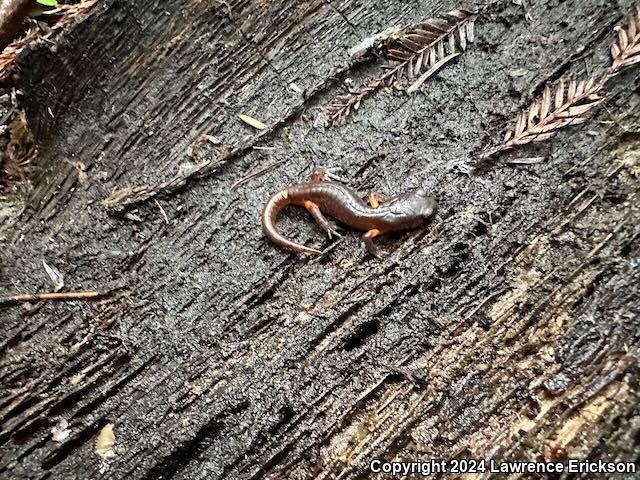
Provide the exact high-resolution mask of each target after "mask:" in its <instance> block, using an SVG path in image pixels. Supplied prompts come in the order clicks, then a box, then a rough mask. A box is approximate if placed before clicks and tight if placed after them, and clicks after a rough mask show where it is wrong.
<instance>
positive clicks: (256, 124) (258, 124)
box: [238, 113, 267, 130]
mask: <svg viewBox="0 0 640 480" xmlns="http://www.w3.org/2000/svg"><path fill="white" fill-rule="evenodd" d="M238 118H239V119H240V120H242V121H243V122H244V123H246V124H247V125H250V126H252V127H253V128H255V129H258V130H264V129H265V128H267V125H266V124H265V123H262V122H261V121H260V120H256V119H255V118H253V117H250V116H249V115H245V114H244V113H239V114H238Z"/></svg>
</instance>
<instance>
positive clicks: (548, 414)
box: [0, 0, 640, 479]
mask: <svg viewBox="0 0 640 480" xmlns="http://www.w3.org/2000/svg"><path fill="white" fill-rule="evenodd" d="M528 3H529V2H528ZM530 3H532V5H529V7H528V8H529V11H530V13H531V15H532V17H533V20H532V21H531V22H527V21H526V20H525V18H524V12H523V10H522V9H521V7H518V6H517V5H514V4H513V3H512V2H510V1H505V2H498V3H495V4H493V5H491V6H490V7H489V8H488V9H487V11H486V12H485V13H484V14H483V15H481V16H480V17H479V19H478V21H477V24H476V27H477V29H476V33H477V40H476V43H475V44H474V47H473V49H470V50H469V51H468V52H466V53H465V55H463V56H461V57H460V58H459V59H458V60H459V61H457V62H455V63H453V64H451V65H450V66H449V67H448V68H447V69H444V70H442V71H441V72H439V74H438V75H437V76H436V77H434V78H433V79H430V81H429V82H427V83H426V84H425V85H423V87H422V89H421V90H420V91H419V92H417V93H416V94H414V95H412V96H407V95H406V94H404V93H403V92H392V93H389V94H382V95H378V96H376V97H375V98H374V99H372V100H371V101H369V102H367V104H363V106H362V107H361V109H360V110H359V111H358V112H356V113H355V114H353V118H351V121H350V122H348V123H347V124H346V125H344V126H342V127H338V128H334V129H331V130H328V129H324V128H323V127H322V126H321V125H320V124H319V122H316V120H317V119H318V117H319V116H320V115H321V111H322V107H323V106H324V105H326V104H327V103H328V102H329V101H330V100H331V99H332V98H334V97H335V96H336V94H337V93H339V90H340V89H341V88H342V83H343V82H344V81H345V79H347V78H353V80H354V82H355V83H356V84H358V83H360V82H361V81H363V80H364V79H366V78H369V77H370V72H369V71H368V69H369V66H368V65H366V64H364V65H359V66H356V67H355V68H352V69H348V67H349V61H350V60H349V57H348V53H347V52H348V50H349V48H350V47H352V46H354V45H356V44H358V43H359V42H360V41H361V39H362V38H364V37H367V36H369V35H372V34H374V33H376V32H379V31H382V30H384V29H385V28H387V27H388V26H391V25H394V24H409V23H417V22H418V21H419V20H420V19H423V18H429V17H431V16H433V15H434V14H436V13H438V12H439V11H441V10H442V9H451V8H454V7H457V6H458V5H454V4H452V3H445V2H436V1H433V2H429V1H427V2H418V1H415V2H404V1H403V2H400V1H397V2H396V1H394V2H382V1H375V0H346V1H330V2H321V1H306V2H287V1H285V0H279V1H273V2H266V1H253V2H248V1H227V2H215V1H213V2H211V1H204V0H201V1H179V2H150V1H146V0H145V1H141V2H135V3H134V2H131V1H123V0H112V1H107V2H102V3H100V4H99V5H98V6H97V7H96V10H95V11H94V12H93V13H92V14H91V15H90V16H88V17H87V18H86V19H85V20H84V21H83V22H81V23H80V24H78V25H76V26H75V27H74V28H73V29H72V30H70V31H69V32H67V33H66V34H65V35H64V37H63V38H62V39H61V40H60V41H59V42H58V44H56V45H55V46H52V45H48V44H44V45H40V46H37V47H34V48H32V49H30V51H28V52H25V54H23V55H22V56H21V58H20V68H21V82H22V91H23V95H24V96H23V103H24V105H25V107H26V109H27V113H28V118H29V123H30V125H31V127H32V129H33V130H34V132H35V134H36V137H37V139H38V142H39V147H40V151H41V162H42V173H41V174H40V176H39V178H38V179H36V181H35V184H36V188H35V190H34V192H33V194H32V196H31V197H30V199H29V204H28V208H27V209H26V210H25V211H24V212H23V213H22V215H21V216H20V217H19V218H18V219H17V220H15V221H5V222H4V224H3V225H2V227H1V228H0V238H2V241H3V248H2V252H1V253H0V265H1V266H2V268H1V270H0V295H9V294H14V293H26V292H33V291H37V290H44V289H46V288H47V286H48V285H47V277H46V274H45V272H44V271H43V268H42V259H45V260H46V262H47V263H48V264H49V265H53V266H55V267H56V268H57V269H58V270H60V271H61V272H62V273H63V274H64V276H65V288H67V289H69V290H94V289H95V290H110V291H111V295H110V296H109V297H108V298H106V299H104V300H100V301H98V302H93V303H91V302H86V303H66V304H60V303H57V304H54V303H42V304H38V305H36V306H33V307H31V308H24V309H23V308H12V309H7V310H3V311H1V312H0V315H1V316H2V325H3V328H2V337H1V344H0V345H1V348H2V357H1V358H0V376H1V378H2V379H3V380H2V403H1V404H0V408H1V412H2V417H1V418H2V424H1V427H0V443H1V444H2V445H3V446H2V453H3V454H2V460H0V476H2V477H9V478H45V477H49V478H67V477H73V476H76V477H78V478H125V477H126V478H139V479H156V478H160V477H162V478H176V479H179V478H242V479H248V478H256V479H257V478H291V479H296V478H300V479H301V478H359V477H363V476H365V475H366V473H367V469H368V462H369V461H370V460H371V459H372V458H374V457H377V458H384V459H387V460H392V459H398V458H407V459H411V458H422V459H425V458H432V457H453V456H475V457H483V456H494V457H495V458H519V459H540V458H542V457H543V455H544V453H545V448H546V447H545V440H556V441H558V442H559V443H561V444H563V445H565V446H566V448H567V450H568V451H569V454H570V455H571V456H574V457H576V458H600V457H607V458H608V459H620V460H626V461H631V460H636V461H637V459H638V452H639V451H640V447H639V445H638V438H639V436H638V432H639V431H640V423H639V419H640V410H639V407H638V405H639V403H638V361H637V359H638V347H637V345H638V341H639V340H640V324H639V317H640V316H639V313H640V312H639V311H638V310H639V304H638V293H639V292H638V285H639V284H640V278H639V270H638V261H639V259H638V253H639V252H638V239H639V237H640V227H639V225H640V211H639V209H638V197H637V196H638V191H639V190H640V189H639V185H638V176H637V175H638V170H637V169H638V157H637V154H636V153H634V152H637V149H638V146H639V142H640V139H639V138H638V136H637V133H634V132H636V131H637V116H638V108H639V104H640V96H639V95H638V93H637V88H638V76H637V74H636V73H635V72H634V71H629V72H627V73H625V74H622V75H620V76H619V77H617V78H616V79H615V80H614V81H613V82H612V83H613V90H612V95H611V97H610V99H609V100H608V101H607V102H605V104H604V106H605V107H606V108H603V109H601V110H600V111H599V113H598V114H597V115H596V116H595V117H594V119H593V120H592V121H590V122H588V123H587V124H585V125H584V126H579V127H576V128H569V129H567V130H566V131H564V132H561V133H559V134H558V135H557V136H556V137H555V138H553V139H551V140H550V141H549V142H548V143H544V144H541V145H536V146H530V147H527V150H526V152H527V153H526V155H530V156H543V157H544V161H543V162H540V163H536V164H532V165H527V166H518V167H514V166H509V165H507V164H505V163H498V164H496V165H495V166H494V167H493V168H490V169H487V170H484V171H478V172H473V171H472V172H470V171H469V165H470V163H471V159H472V158H473V156H474V155H475V153H476V152H479V151H480V150H481V149H482V148H483V147H484V146H485V145H486V144H487V143H488V142H489V141H490V140H493V139H495V138H497V139H500V138H501V137H502V133H503V131H504V128H506V126H507V125H506V123H507V122H508V120H509V119H511V118H513V117H514V115H515V114H516V113H517V112H518V111H519V110H520V109H522V108H523V107H526V105H528V104H529V103H530V102H531V100H532V99H533V98H535V96H536V95H538V94H539V93H541V92H542V87H543V85H544V84H545V83H546V82H547V81H548V80H554V79H557V78H559V76H560V75H561V74H563V73H566V72H568V71H571V72H575V73H582V70H583V69H584V68H585V65H586V66H587V67H588V68H589V69H600V68H605V67H606V66H607V62H608V45H609V44H610V41H611V38H612V34H611V32H612V28H613V26H615V25H616V24H617V23H618V22H619V21H620V20H621V19H622V18H623V15H624V14H626V10H625V8H628V7H629V4H628V3H627V2H621V3H620V4H618V3H613V2H610V1H607V0H589V1H577V0H576V1H566V2H560V3H558V2H544V1H539V2H538V1H536V2H530ZM567 18H571V19H572V21H570V22H569V21H567ZM541 37H544V38H545V39H546V40H544V41H542V40H541ZM576 45H584V49H582V50H579V51H576ZM334 76H335V78H334ZM291 83H294V84H295V85H297V86H299V87H300V88H301V89H303V90H304V93H303V94H300V93H298V92H297V91H296V90H294V89H292V88H290V86H289V85H290V84H291ZM238 113H244V114H247V115H250V116H252V117H254V118H257V119H259V120H261V121H262V122H264V123H266V124H267V125H273V124H276V123H277V124H278V127H277V128H274V129H273V130H272V131H270V133H269V134H268V135H266V136H263V137H260V138H258V137H257V136H256V135H257V134H256V132H255V131H254V130H252V129H251V128H250V127H248V126H247V125H245V124H243V123H242V122H240V121H238V120H237V114H238ZM202 134H209V135H215V136H216V137H217V138H219V139H220V140H221V143H220V144H215V143H213V142H202V143H201V144H200V145H199V146H196V147H194V148H193V151H192V152H191V155H190V154H189V151H188V150H189V146H190V145H191V144H192V143H193V142H194V140H196V139H197V138H198V137H199V136H200V135H202ZM241 146H246V148H244V149H243V150H242V153H241V154H238V155H236V156H234V157H233V158H227V157H226V155H227V154H228V152H229V151H232V150H233V149H235V148H238V147H241ZM253 146H256V147H269V149H266V150H265V149H255V148H253ZM520 154H521V155H525V153H524V151H522V152H520ZM217 158H221V159H225V162H224V163H221V164H220V165H219V167H218V168H215V169H212V170H211V171H209V172H208V174H207V175H206V176H204V177H202V178H198V179H191V180H190V181H189V182H187V183H186V185H184V186H182V188H180V189H178V190H177V191H175V192H174V193H173V194H171V195H170V196H168V197H166V198H158V199H157V202H156V201H149V202H144V203H142V204H140V205H138V206H136V207H135V209H134V210H133V211H131V212H129V213H133V215H134V216H133V217H131V216H129V217H128V218H127V217H126V216H125V215H124V214H123V213H110V212H108V211H107V210H106V209H105V208H104V207H103V206H102V205H101V203H100V202H101V201H102V200H103V199H104V198H105V197H107V196H108V195H109V194H110V193H111V192H112V191H113V190H114V189H117V188H123V187H126V186H131V185H156V184H158V183H161V182H162V181H165V180H167V179H170V178H172V177H173V176H174V175H175V174H176V172H178V171H180V169H181V168H182V169H187V170H188V169H189V168H191V167H190V164H194V163H198V162H203V161H207V160H211V159H217ZM78 162H80V163H81V164H82V165H81V166H79V164H78ZM277 162H282V163H281V164H280V165H279V166H278V168H276V169H274V170H272V171H268V172H267V173H266V174H264V175H263V176H260V177H258V178H255V179H253V180H252V181H251V182H249V183H246V184H244V185H242V186H240V187H239V188H237V189H235V190H232V189H231V186H232V185H233V184H234V183H235V182H236V181H237V180H238V179H239V178H242V177H244V176H246V175H247V174H249V173H251V172H255V171H259V170H261V169H263V168H265V167H268V166H270V165H273V164H274V163H277ZM315 166H341V167H343V168H345V169H346V171H347V172H348V174H349V176H350V177H351V178H352V179H353V181H352V184H353V185H354V186H355V187H357V188H358V189H360V190H361V191H362V192H363V194H364V193H366V192H367V191H368V190H369V189H375V190H377V191H382V192H384V193H387V194H394V193H398V192H400V191H403V190H406V189H409V188H412V186H413V185H414V184H415V183H416V182H422V181H424V182H427V183H428V184H429V187H430V188H431V189H432V191H433V193H434V195H435V196H436V198H437V200H438V202H439V205H440V207H439V211H438V214H437V217H436V219H435V220H434V223H433V224H432V225H431V227H430V228H429V229H426V230H424V231H419V232H414V233H409V234H403V235H393V236H390V237H388V238H386V239H383V240H382V241H381V242H380V247H381V249H382V250H383V251H384V252H385V253H384V254H383V258H382V260H380V261H378V260H375V259H372V258H370V257H368V256H366V255H365V253H364V252H363V251H362V249H361V246H360V244H359V238H358V237H357V235H356V234H348V235H346V237H345V238H344V239H343V240H341V241H340V242H339V243H338V244H337V245H336V246H335V247H334V248H333V249H332V250H331V252H330V253H329V254H328V255H326V256H324V257H322V258H318V259H309V258H298V257H297V256H296V255H294V254H291V253H288V252H285V251H281V250H279V249H277V248H275V247H274V246H273V245H271V244H270V243H269V242H268V241H267V240H266V239H265V238H264V237H263V235H262V233H261V231H260V228H259V211H260V207H261V205H262V203H263V202H264V201H265V200H266V199H267V198H268V197H269V195H270V194H272V193H273V192H275V191H277V190H278V189H279V188H281V187H282V186H284V185H286V184H288V183H291V182H296V181H299V180H300V179H302V178H306V177H307V176H308V175H309V174H310V172H311V171H312V169H313V168H314V167H315ZM80 167H81V169H82V171H83V172H84V173H86V179H85V178H84V175H81V174H80V173H79V171H80V170H79V168H80ZM165 215H166V219H165ZM136 218H139V219H140V220H142V221H136ZM282 229H283V231H286V232H288V233H289V234H290V236H291V237H292V238H296V239H297V240H298V241H300V242H305V243H306V244H308V245H313V246H314V247H319V248H324V247H326V246H327V245H328V243H327V241H326V240H325V239H323V238H322V236H321V233H320V232H319V231H318V230H317V229H316V228H315V227H313V225H312V224H311V222H310V221H309V219H308V218H307V217H306V216H305V215H304V214H303V213H300V212H291V213H290V214H288V215H284V218H283V221H282ZM60 419H65V420H66V421H68V423H69V429H70V430H71V433H70V435H69V437H68V438H67V439H65V440H64V441H62V442H56V441H54V440H53V439H52V434H51V429H52V428H53V427H54V426H56V424H57V423H58V422H59V420H60ZM109 423H112V424H113V425H114V434H115V439H116V441H115V447H114V448H115V453H116V456H115V457H113V458H111V459H108V460H103V459H102V458H100V457H99V456H98V455H97V454H96V453H95V451H94V449H95V440H96V438H97V436H98V433H99V432H100V430H101V429H102V428H103V427H104V426H105V425H106V424H109ZM582 478H587V477H582Z"/></svg>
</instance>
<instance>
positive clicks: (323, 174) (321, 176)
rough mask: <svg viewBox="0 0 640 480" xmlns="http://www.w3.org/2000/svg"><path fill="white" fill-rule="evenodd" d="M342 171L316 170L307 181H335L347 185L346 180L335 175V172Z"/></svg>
mask: <svg viewBox="0 0 640 480" xmlns="http://www.w3.org/2000/svg"><path fill="white" fill-rule="evenodd" d="M342 171H344V169H343V168H342V167H328V168H316V169H315V170H314V171H313V173H312V174H311V177H310V178H309V181H310V182H324V181H325V180H337V181H339V182H342V183H349V181H348V180H347V179H345V178H342V177H341V176H339V175H336V174H335V172H342Z"/></svg>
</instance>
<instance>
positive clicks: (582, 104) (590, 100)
mask: <svg viewBox="0 0 640 480" xmlns="http://www.w3.org/2000/svg"><path fill="white" fill-rule="evenodd" d="M603 85H604V79H599V80H593V79H590V80H581V81H576V80H570V81H569V83H568V85H566V84H565V81H564V80H563V79H560V81H559V82H558V83H557V85H556V86H555V88H554V89H552V87H551V86H549V85H546V86H545V88H544V92H543V94H542V97H541V98H539V99H536V100H535V101H534V102H533V103H532V104H531V105H530V106H529V108H528V109H527V110H525V111H523V112H521V113H520V115H519V116H518V119H517V120H516V126H515V129H514V130H513V131H509V132H508V133H507V135H506V136H505V139H504V145H503V147H502V148H503V149H509V148H513V147H515V146H517V145H524V144H526V143H530V142H541V141H542V140H546V139H547V138H550V137H552V136H553V135H555V133H556V132H557V131H558V130H560V129H561V128H562V127H565V126H568V125H578V124H580V123H583V122H585V121H586V120H587V117H585V115H586V114H587V113H588V112H590V111H591V109H593V108H594V107H595V106H597V105H599V104H600V103H601V102H602V101H603V100H604V98H605V96H606V94H605V93H603V92H602V87H603Z"/></svg>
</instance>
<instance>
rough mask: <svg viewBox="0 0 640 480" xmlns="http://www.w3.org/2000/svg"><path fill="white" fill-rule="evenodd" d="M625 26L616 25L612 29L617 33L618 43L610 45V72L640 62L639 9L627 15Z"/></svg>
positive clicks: (636, 8)
mask: <svg viewBox="0 0 640 480" xmlns="http://www.w3.org/2000/svg"><path fill="white" fill-rule="evenodd" d="M627 23H628V24H627V26H626V27H623V26H620V25H618V26H617V27H615V28H614V30H615V31H616V32H618V41H617V42H613V45H611V57H612V58H613V64H612V65H611V70H612V71H613V72H618V71H619V70H620V69H622V68H624V67H628V66H629V65H633V64H635V63H638V62H640V8H639V7H635V8H634V13H632V14H631V15H629V19H628V22H627Z"/></svg>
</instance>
